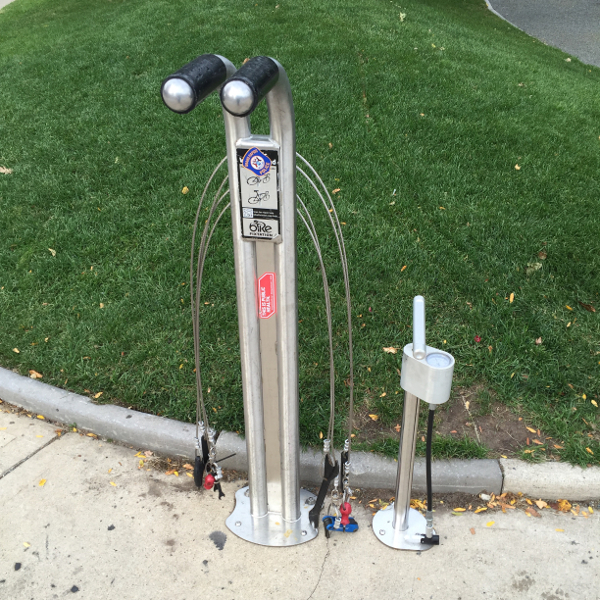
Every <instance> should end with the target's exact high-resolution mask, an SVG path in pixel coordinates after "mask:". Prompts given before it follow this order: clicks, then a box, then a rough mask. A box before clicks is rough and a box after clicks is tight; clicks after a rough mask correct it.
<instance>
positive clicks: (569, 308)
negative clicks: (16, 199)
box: [565, 304, 573, 310]
mask: <svg viewBox="0 0 600 600" xmlns="http://www.w3.org/2000/svg"><path fill="white" fill-rule="evenodd" d="M565 308H567V309H568V310H573V309H572V308H571V307H570V306H569V305H568V304H565Z"/></svg>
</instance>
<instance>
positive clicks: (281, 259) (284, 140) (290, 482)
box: [266, 61, 300, 521]
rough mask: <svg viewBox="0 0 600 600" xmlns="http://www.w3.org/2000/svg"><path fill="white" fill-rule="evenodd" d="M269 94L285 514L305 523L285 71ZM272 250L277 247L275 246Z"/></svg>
mask: <svg viewBox="0 0 600 600" xmlns="http://www.w3.org/2000/svg"><path fill="white" fill-rule="evenodd" d="M273 62H275V64H276V65H277V68H278V70H279V76H278V78H277V83H276V84H275V86H274V87H273V89H272V90H271V91H270V92H269V93H268V94H267V96H266V100H267V107H268V109H269V123H270V129H271V138H272V139H274V140H275V141H276V142H278V143H279V147H280V150H279V161H280V165H281V166H280V171H279V173H280V194H281V217H280V232H281V238H282V242H281V243H280V244H275V246H274V250H275V263H276V267H277V273H278V274H279V297H278V301H279V310H278V314H277V342H278V343H277V349H276V350H277V368H278V372H279V378H278V379H279V431H280V439H279V449H280V454H281V466H280V468H281V512H282V517H283V519H284V520H285V521H297V520H298V519H299V518H300V457H299V448H300V432H299V429H300V425H299V394H298V289H297V257H296V135H295V122H294V105H293V102H292V90H291V87H290V82H289V79H288V77H287V74H286V72H285V70H284V69H283V67H282V66H281V65H280V64H279V63H278V62H277V61H273ZM269 245H271V244H269Z"/></svg>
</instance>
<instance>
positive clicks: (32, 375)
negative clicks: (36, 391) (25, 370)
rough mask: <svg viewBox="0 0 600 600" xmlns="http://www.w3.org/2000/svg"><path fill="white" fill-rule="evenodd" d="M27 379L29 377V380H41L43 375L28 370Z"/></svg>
mask: <svg viewBox="0 0 600 600" xmlns="http://www.w3.org/2000/svg"><path fill="white" fill-rule="evenodd" d="M29 377H31V379H41V378H42V377H43V375H42V374H41V373H38V372H37V371H34V370H33V369H29Z"/></svg>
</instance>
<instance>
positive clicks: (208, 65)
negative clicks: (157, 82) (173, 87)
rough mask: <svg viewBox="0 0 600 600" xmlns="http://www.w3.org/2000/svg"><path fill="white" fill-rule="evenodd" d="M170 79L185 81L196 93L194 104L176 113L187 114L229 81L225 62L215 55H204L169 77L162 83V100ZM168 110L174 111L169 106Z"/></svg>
mask: <svg viewBox="0 0 600 600" xmlns="http://www.w3.org/2000/svg"><path fill="white" fill-rule="evenodd" d="M170 79H183V80H184V81H185V82H187V83H188V84H189V85H190V87H191V88H192V90H193V92H194V103H193V104H192V106H191V107H190V108H188V109H187V110H175V111H174V112H178V113H180V114H185V113H188V112H190V111H192V110H194V108H196V106H197V105H198V104H199V103H200V102H202V100H204V98H206V97H207V96H208V95H209V94H211V93H212V92H214V90H216V89H217V88H218V87H219V86H220V85H221V84H222V83H223V82H224V81H225V80H226V79H227V69H226V67H225V65H224V64H223V61H222V60H221V59H220V58H219V57H218V56H216V55H215V54H203V55H202V56H199V57H198V58H195V59H194V60H193V61H191V62H189V63H188V64H187V65H185V66H183V67H181V69H179V71H177V72H175V73H173V74H172V75H169V76H168V77H167V78H166V79H165V80H164V81H163V82H162V85H161V87H160V95H161V98H162V97H163V88H164V87H165V84H166V83H167V82H168V81H169V80H170ZM163 102H164V98H163ZM165 104H166V103H165ZM167 106H168V105H167ZM168 108H170V109H171V110H174V109H173V108H171V107H169V106H168Z"/></svg>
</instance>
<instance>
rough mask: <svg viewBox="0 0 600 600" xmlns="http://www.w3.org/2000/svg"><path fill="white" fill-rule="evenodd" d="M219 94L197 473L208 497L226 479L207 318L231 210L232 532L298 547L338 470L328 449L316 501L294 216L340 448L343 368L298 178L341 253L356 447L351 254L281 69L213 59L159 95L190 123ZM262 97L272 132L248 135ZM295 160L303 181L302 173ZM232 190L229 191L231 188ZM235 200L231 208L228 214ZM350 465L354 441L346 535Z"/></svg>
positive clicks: (199, 62) (199, 270)
mask: <svg viewBox="0 0 600 600" xmlns="http://www.w3.org/2000/svg"><path fill="white" fill-rule="evenodd" d="M217 89H220V99H221V104H222V106H223V117H224V123H225V134H226V142H227V155H226V157H225V158H224V159H223V160H222V161H221V162H220V163H219V164H218V165H217V167H216V168H215V170H214V171H213V173H212V175H211V176H210V178H209V180H208V183H207V184H206V187H205V189H204V192H203V194H202V197H201V199H200V204H199V207H198V211H197V214H196V221H195V224H194V233H193V237H192V260H191V266H190V283H191V285H190V288H191V290H190V293H191V300H192V311H193V327H194V350H195V357H196V383H197V390H198V394H197V412H198V418H197V436H196V465H195V472H194V475H195V481H196V484H197V485H198V484H199V483H202V476H203V473H204V472H205V471H206V472H207V476H206V478H205V480H204V481H205V487H210V485H211V484H212V483H213V482H216V483H215V487H216V485H217V484H218V482H219V481H220V479H221V477H222V473H221V469H220V467H219V465H218V461H217V460H216V444H215V432H214V431H213V430H212V429H211V428H210V427H209V425H208V417H207V412H206V409H205V405H204V398H203V395H202V383H201V377H200V358H199V357H200V334H199V309H200V292H201V285H202V274H203V270H204V262H205V259H206V253H207V250H208V246H209V243H210V240H211V237H212V235H213V232H214V230H215V227H216V226H217V224H218V222H219V220H220V219H221V217H222V216H223V214H224V213H225V212H226V210H227V209H228V208H231V219H232V220H231V223H232V231H233V249H234V263H235V275H236V290H237V307H238V323H239V335H240V356H241V371H242V390H243V400H244V421H245V437H246V448H247V454H248V481H249V485H248V486H247V487H244V488H242V489H240V490H238V491H237V492H236V495H235V499H236V504H235V508H234V511H233V512H232V514H231V515H230V516H229V518H228V519H227V521H226V524H227V527H228V528H229V529H230V530H231V531H232V532H233V533H235V534H236V535H238V536H239V537H241V538H243V539H245V540H248V541H250V542H253V543H256V544H261V545H266V546H292V545H295V544H300V543H303V542H306V541H308V540H310V539H313V538H314V537H316V535H317V534H318V527H317V525H318V520H319V512H320V510H321V507H322V503H323V501H324V498H325V495H326V493H327V489H328V487H329V484H330V483H331V481H332V479H333V478H334V477H335V476H336V475H337V472H339V467H338V466H337V464H338V463H337V462H336V460H335V456H334V453H333V452H332V450H331V446H330V443H329V445H327V446H326V452H325V454H326V456H325V476H324V481H323V486H322V487H321V491H320V492H319V496H318V498H315V496H314V495H313V494H311V493H310V492H309V491H307V490H304V489H301V488H300V477H299V471H300V465H299V462H300V461H299V456H300V444H299V392H298V298H297V274H296V265H297V251H296V222H297V217H299V218H300V220H301V221H302V223H303V224H304V225H305V227H306V229H307V230H308V233H309V236H310V238H311V240H312V242H313V244H314V246H315V249H316V253H317V256H318V259H319V263H320V266H321V273H322V277H323V285H324V290H325V303H326V309H327V310H326V312H327V324H328V333H329V350H330V380H331V381H330V389H331V394H330V412H331V415H330V426H329V433H328V438H327V439H328V441H330V440H333V423H334V419H333V414H334V411H335V397H334V392H335V389H334V388H335V386H334V383H335V382H334V379H335V370H334V359H333V338H332V335H333V333H332V317H331V302H330V297H329V287H328V285H327V276H326V273H325V266H324V261H323V255H322V252H321V247H320V244H319V239H318V236H317V230H316V227H315V225H314V222H313V219H312V217H311V214H310V211H309V209H308V208H307V205H306V204H305V203H304V201H303V200H302V198H301V197H300V196H299V195H298V194H297V191H296V172H298V173H299V174H300V175H302V177H303V178H304V179H305V180H306V181H307V182H308V184H309V186H310V188H312V192H311V194H312V193H313V192H314V194H316V196H317V197H318V199H319V200H320V202H321V204H322V205H323V206H324V207H325V210H326V212H327V215H328V217H329V222H330V224H331V226H332V228H333V231H334V235H335V237H336V241H337V246H338V249H339V252H340V260H341V263H342V271H343V275H344V286H345V292H346V302H347V314H348V337H349V357H350V381H349V383H350V385H349V388H350V418H349V424H348V427H349V434H348V440H350V439H351V432H352V411H353V393H354V391H353V390H354V378H353V363H352V330H351V311H350V290H349V278H348V265H347V259H346V250H345V246H344V240H343V237H342V230H341V225H340V221H339V219H338V216H337V212H336V210H335V206H334V205H333V202H332V200H331V196H330V195H329V192H328V191H327V188H326V186H325V185H324V183H323V181H322V179H321V178H320V177H319V175H318V173H317V172H316V171H315V170H314V168H313V167H312V166H311V165H310V163H309V162H308V161H306V160H305V159H304V158H303V157H302V156H300V155H299V154H297V153H296V151H295V123H294V108H293V103H292V95H291V88H290V84H289V80H288V77H287V75H286V72H285V70H284V69H283V67H282V66H281V65H280V64H279V63H278V62H277V61H275V60H273V59H272V58H269V57H266V56H258V57H255V58H253V59H251V60H249V61H248V62H246V63H245V64H244V65H243V66H242V67H241V68H240V69H239V71H236V69H235V67H234V66H233V65H232V64H231V63H230V62H229V61H228V60H227V59H224V58H223V57H221V56H217V55H213V54H205V55H203V56H200V57H198V58H197V59H195V60H194V61H192V62H191V63H189V64H188V65H186V66H185V67H183V68H182V69H180V70H179V71H177V73H174V74H173V75H171V76H169V77H168V78H167V79H166V80H165V81H164V82H163V86H162V89H161V92H162V96H163V100H164V102H165V104H166V105H167V106H168V107H169V108H170V109H171V110H173V111H175V112H179V113H187V112H190V111H191V110H192V109H193V108H195V106H196V105H197V104H199V103H200V102H201V101H202V100H203V99H204V98H205V97H206V96H208V95H209V94H210V93H211V92H213V91H215V90H217ZM263 98H264V99H265V100H266V103H267V108H268V111H269V125H270V132H269V135H255V134H252V133H251V131H250V122H249V115H250V114H251V113H252V112H253V111H254V110H255V108H256V107H257V106H258V104H259V103H260V102H261V101H262V100H263ZM296 158H298V159H299V160H300V161H301V162H302V167H304V168H305V169H306V171H305V170H303V168H302V167H300V166H298V167H297V166H296ZM225 162H227V167H228V175H227V176H226V177H224V178H223V180H222V182H221V184H220V186H219V187H218V189H217V191H216V193H215V196H214V200H213V203H212V205H211V208H210V211H209V214H208V218H207V219H206V221H205V226H204V230H203V233H202V238H201V241H200V247H199V250H198V254H197V259H196V234H197V229H198V223H199V217H200V214H201V210H202V205H203V202H204V198H205V196H206V194H207V193H208V190H209V187H210V186H211V183H212V181H213V179H214V178H215V176H216V175H217V172H218V171H219V170H220V168H221V167H222V166H223V165H224V163H225ZM227 182H229V189H225V187H226V183H227ZM227 195H229V196H230V202H229V203H228V204H226V205H225V206H224V207H222V208H220V207H221V206H222V204H223V200H224V199H225V197H226V196H227ZM325 198H327V200H325ZM200 416H201V418H202V420H200ZM349 456H350V441H348V442H347V447H346V448H345V452H344V453H343V454H342V475H343V480H342V487H341V494H342V498H341V499H342V504H341V505H340V511H341V513H342V515H343V516H342V517H340V524H341V523H342V519H344V520H345V522H346V524H345V525H343V526H344V527H346V528H348V526H349V525H351V524H352V523H351V522H350V519H349V516H348V515H349V512H350V508H349V507H350V505H349V502H348V500H349V497H350V495H351V490H350V488H349V483H348V478H349V474H350V460H349ZM213 477H214V479H212V478H213ZM325 484H327V485H325ZM336 489H337V486H336ZM338 493H339V490H338ZM344 512H345V513H346V514H345V515H344V514H343V513H344ZM336 518H337V517H336ZM342 530H343V529H342ZM346 530H349V529H346Z"/></svg>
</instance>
